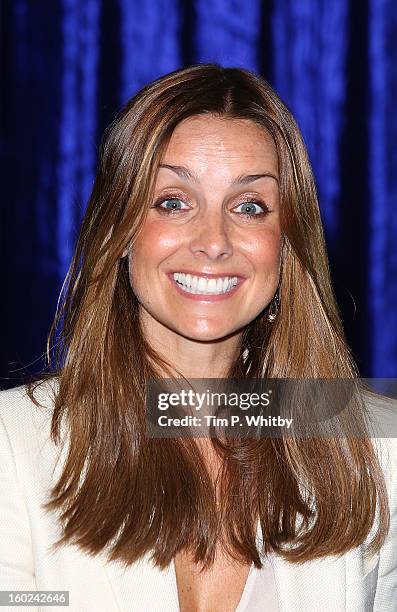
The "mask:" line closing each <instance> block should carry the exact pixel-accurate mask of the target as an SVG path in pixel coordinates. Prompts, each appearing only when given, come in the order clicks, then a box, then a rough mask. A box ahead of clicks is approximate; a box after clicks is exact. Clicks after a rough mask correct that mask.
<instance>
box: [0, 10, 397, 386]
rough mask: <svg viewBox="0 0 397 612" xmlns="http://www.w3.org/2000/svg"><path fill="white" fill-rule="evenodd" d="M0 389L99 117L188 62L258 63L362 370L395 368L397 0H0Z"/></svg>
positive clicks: (20, 347) (21, 352)
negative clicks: (289, 132) (295, 146)
mask: <svg viewBox="0 0 397 612" xmlns="http://www.w3.org/2000/svg"><path fill="white" fill-rule="evenodd" d="M1 11H2V16H1V18H2V36H1V45H2V49H1V58H2V60H1V67H2V72H1V81H2V82H1V91H2V138H1V155H2V163H1V168H2V172H3V179H2V203H1V209H0V210H1V249H2V256H1V266H2V279H1V288H2V306H3V316H2V322H3V325H2V333H1V343H0V345H1V346H0V359H1V364H0V368H1V369H0V376H1V379H0V386H2V387H5V386H11V385H15V384H17V383H19V382H20V381H21V380H22V379H23V377H24V376H25V374H26V373H27V372H35V371H37V370H40V369H41V368H42V367H43V360H42V354H43V352H44V350H45V343H46V335H47V332H48V330H49V326H50V323H51V320H52V317H53V315H54V311H55V307H56V302H57V298H58V294H59V292H60V289H61V286H62V282H63V279H64V276H65V274H66V271H67V268H68V265H69V263H70V259H71V256H72V253H73V248H74V244H75V240H76V238H77V234H78V229H79V225H80V222H81V219H82V216H83V214H84V209H85V205H86V202H87V199H88V196H89V193H90V190H91V187H92V183H93V176H94V172H95V167H96V162H97V152H98V143H99V139H100V137H101V134H102V132H103V130H104V128H105V127H106V125H107V124H108V123H109V122H110V121H111V120H112V118H113V117H114V115H115V113H116V112H117V111H118V110H119V109H120V107H121V105H122V104H124V103H125V102H126V101H127V99H128V98H129V97H130V96H131V95H133V94H134V93H135V92H136V91H137V90H138V89H139V88H141V87H142V86H143V85H145V84H146V83H148V82H149V81H151V80H153V79H154V78H156V77H158V76H160V75H163V74H165V73H167V72H169V71H171V70H174V69H176V68H179V67H182V66H187V65H189V64H192V63H198V62H213V61H216V62H219V63H221V64H223V65H225V66H242V67H245V68H248V69H251V70H254V71H257V72H259V73H261V74H262V75H263V76H264V77H265V78H266V79H267V80H268V81H269V82H270V83H271V84H272V85H273V86H274V87H275V89H276V90H277V91H278V93H279V94H280V95H281V97H282V98H283V100H284V101H285V102H286V104H287V105H288V107H289V108H290V109H291V110H292V112H293V113H294V115H295V116H296V118H297V120H298V123H299V125H300V127H301V130H302V133H303V136H304V138H305V141H306V143H307V147H308V149H309V154H310V158H311V161H312V164H313V167H314V172H315V175H316V178H317V183H318V189H319V197H320V206H321V211H322V218H323V221H324V225H325V229H326V236H327V244H328V249H329V255H330V261H331V271H332V278H333V282H334V287H335V291H336V294H337V298H338V302H339V305H340V308H341V311H342V315H343V320H344V324H345V330H346V334H347V337H348V341H349V343H350V345H351V347H352V350H353V354H354V356H355V358H356V360H357V362H358V365H359V368H360V372H361V375H362V376H367V377H369V376H372V377H396V376H397V244H396V243H397V117H396V106H397V2H395V1H393V0H361V1H360V2H357V1H354V0H350V2H349V1H348V0H329V1H328V2H327V1H325V0H277V2H276V1H274V2H260V1H259V0H228V1H226V0H223V1H221V0H211V1H210V0H197V1H196V2H189V1H182V0H179V1H178V0H135V1H134V0H108V1H106V0H102V1H101V0H51V1H50V0H48V1H45V0H42V1H40V2H34V1H33V0H31V1H30V2H29V1H27V0H13V1H12V2H11V1H9V2H3V3H2V7H1Z"/></svg>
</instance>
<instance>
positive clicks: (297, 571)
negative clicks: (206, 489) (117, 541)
mask: <svg viewBox="0 0 397 612" xmlns="http://www.w3.org/2000/svg"><path fill="white" fill-rule="evenodd" d="M47 384H48V383H47ZM38 397H39V398H40V400H41V401H43V400H44V401H46V405H47V408H46V409H44V410H40V409H38V408H37V407H36V406H35V405H34V404H33V403H32V402H31V401H30V400H29V398H28V397H27V396H26V393H25V390H24V388H23V387H19V388H17V389H13V390H10V391H2V392H1V393H0V590H34V589H37V590H62V591H65V590H67V591H69V592H70V604H69V608H60V607H52V606H46V607H29V608H26V607H19V606H18V607H10V611H11V610H21V611H22V610H23V611H25V610H35V611H37V610H43V612H46V611H53V612H55V611H57V610H58V611H59V610H62V609H65V610H66V609H68V610H70V611H71V612H178V610H179V606H178V592H177V585H176V575H175V567H174V564H171V565H170V566H169V567H168V569H167V570H166V571H161V570H159V569H157V568H156V567H155V566H154V565H153V564H152V563H151V561H150V559H149V555H147V556H146V557H145V558H143V559H141V560H140V561H139V562H137V563H136V564H134V565H132V566H130V567H129V568H128V569H127V570H123V569H122V567H121V565H120V564H118V563H108V562H106V559H105V557H104V556H101V555H100V556H96V557H91V556H89V555H87V554H85V553H83V552H82V551H80V549H78V548H77V547H75V546H64V547H63V548H62V549H61V550H59V551H58V552H57V553H55V554H50V552H49V548H50V546H51V545H52V544H53V543H54V542H55V541H56V540H58V539H59V537H60V535H61V532H60V528H59V525H58V524H57V521H56V518H55V515H54V513H48V512H45V511H44V510H43V509H42V507H41V504H42V503H44V502H45V501H47V499H48V492H49V489H50V487H52V486H53V485H54V484H55V483H56V481H57V479H58V478H59V476H60V474H61V467H62V462H63V460H64V455H63V453H60V450H59V447H57V446H55V445H54V444H53V443H52V442H51V439H50V423H51V410H52V408H51V400H50V399H49V394H48V388H47V391H45V389H43V390H42V391H41V392H40V393H39V394H38ZM396 414H397V412H396V410H395V408H393V409H392V411H391V412H390V411H389V412H388V414H387V418H389V417H390V419H394V420H393V426H394V431H395V429H396V427H395V424H396V420H395V419H396ZM390 422H391V421H390ZM386 427H387V424H386ZM389 435H390V434H389ZM378 443H379V445H380V446H379V448H380V449H381V461H382V466H383V469H384V473H385V476H386V482H387V487H388V492H389V502H390V509H391V528H390V531H389V534H388V537H387V540H386V542H385V544H384V546H383V547H382V549H381V551H380V554H376V555H374V556H372V557H370V558H367V557H365V555H364V547H363V546H359V547H357V548H355V549H353V550H351V551H349V552H348V553H347V554H344V555H342V556H339V557H336V556H333V557H328V558H325V559H322V560H315V561H310V562H306V563H303V564H300V565H296V564H291V563H288V562H286V561H284V560H283V559H282V558H281V557H279V556H277V555H275V556H274V563H273V567H274V575H275V581H276V588H277V597H278V602H279V608H280V612H320V611H322V610H327V612H363V611H370V610H371V611H372V610H374V611H376V612H393V611H397V440H396V439H394V438H383V439H381V438H380V437H379V438H377V444H378ZM66 447H67V445H65V449H64V451H63V452H64V453H66V450H67V448H66ZM59 454H60V461H59V462H58V464H57V465H56V463H57V458H58V455H59ZM370 535H371V534H370ZM258 539H259V534H258ZM1 609H2V608H1ZM253 612H255V611H253Z"/></svg>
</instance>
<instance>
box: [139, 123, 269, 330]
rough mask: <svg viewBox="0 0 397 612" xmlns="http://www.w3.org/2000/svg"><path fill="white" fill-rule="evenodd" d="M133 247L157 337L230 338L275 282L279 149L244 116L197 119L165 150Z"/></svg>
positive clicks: (149, 323) (145, 312)
mask: <svg viewBox="0 0 397 612" xmlns="http://www.w3.org/2000/svg"><path fill="white" fill-rule="evenodd" d="M148 206H149V207H150V208H149V211H148V215H147V218H146V220H145V223H144V225H143V227H142V229H141V232H140V234H139V236H138V239H137V241H136V243H135V245H134V249H133V251H132V257H131V259H130V279H131V284H132V288H133V290H134V292H135V294H136V296H137V298H138V300H139V303H140V317H141V320H142V322H143V324H144V326H145V325H146V329H150V330H151V331H152V332H153V333H156V331H157V332H159V334H160V335H162V336H163V337H164V332H165V333H167V331H168V332H169V333H177V334H178V335H180V336H184V337H186V338H189V339H192V340H197V341H211V340H219V339H222V338H225V337H227V336H229V335H231V334H233V333H235V332H238V331H242V329H243V328H244V327H245V326H246V325H247V324H248V323H249V322H250V321H252V320H253V319H254V318H255V317H256V316H257V315H258V314H259V313H260V312H261V311H262V310H263V309H264V308H265V307H266V306H267V305H268V304H269V302H270V300H271V299H272V297H273V295H274V293H275V291H276V288H277V284H278V279H279V265H280V252H281V232H280V220H279V190H278V161H277V152H276V149H275V145H274V143H273V140H272V138H271V137H270V135H269V134H268V133H267V132H266V131H265V130H263V129H262V128H260V127H259V126H257V125H256V124H255V123H253V122H250V121H248V120H239V119H228V118H219V117H215V116H208V115H207V116H204V115H197V116H195V117H191V118H189V119H186V120H185V121H183V122H182V123H180V124H179V125H178V126H177V127H176V129H175V131H174V133H173V135H172V137H171V139H170V142H169V144H168V147H167V149H166V151H165V153H164V156H163V159H162V161H161V165H160V168H159V171H158V175H157V178H156V183H155V192H154V198H153V201H152V202H150V203H149V204H148Z"/></svg>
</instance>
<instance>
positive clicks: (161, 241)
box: [130, 221, 180, 295]
mask: <svg viewBox="0 0 397 612" xmlns="http://www.w3.org/2000/svg"><path fill="white" fill-rule="evenodd" d="M179 243H180V234H179V236H178V233H177V231H176V228H171V229H170V228H167V227H165V225H164V224H161V223H158V222H157V223H156V222H149V221H148V222H146V224H145V225H144V226H143V228H142V230H141V232H140V234H139V236H138V238H137V240H136V242H135V244H134V248H133V251H132V254H131V259H130V281H131V285H132V288H133V289H134V291H135V293H136V294H137V295H138V294H142V292H145V293H146V292H147V288H148V287H149V286H150V287H152V286H153V281H154V280H155V279H154V277H155V276H156V275H157V272H158V267H159V266H160V265H161V263H162V261H164V260H165V259H166V258H167V257H168V256H169V255H170V254H171V253H172V252H174V251H175V250H176V249H177V248H178V245H179Z"/></svg>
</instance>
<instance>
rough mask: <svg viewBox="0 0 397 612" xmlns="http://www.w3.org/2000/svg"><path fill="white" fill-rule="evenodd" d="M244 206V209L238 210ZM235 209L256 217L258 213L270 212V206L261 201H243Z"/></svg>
mask: <svg viewBox="0 0 397 612" xmlns="http://www.w3.org/2000/svg"><path fill="white" fill-rule="evenodd" d="M240 207H243V210H240V211H239V210H238V209H239V208H240ZM234 210H236V211H237V212H239V213H240V214H243V215H246V216H247V217H255V216H257V215H263V214H265V213H266V212H268V208H267V207H266V206H265V205H263V204H261V203H259V202H255V201H254V202H242V203H241V204H239V205H238V206H237V207H236V208H235V209H234Z"/></svg>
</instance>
